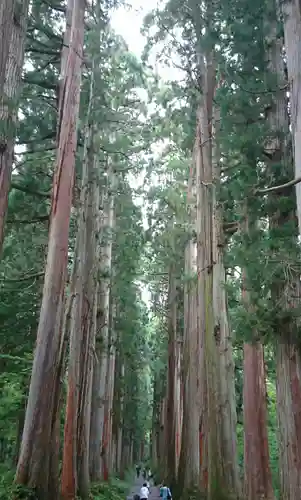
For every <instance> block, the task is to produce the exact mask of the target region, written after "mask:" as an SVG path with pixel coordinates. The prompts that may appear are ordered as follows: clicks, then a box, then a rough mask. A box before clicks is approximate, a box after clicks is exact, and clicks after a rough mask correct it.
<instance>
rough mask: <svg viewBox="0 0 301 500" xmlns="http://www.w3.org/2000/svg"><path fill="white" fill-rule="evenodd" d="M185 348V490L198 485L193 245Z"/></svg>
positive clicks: (182, 467)
mask: <svg viewBox="0 0 301 500" xmlns="http://www.w3.org/2000/svg"><path fill="white" fill-rule="evenodd" d="M185 273H186V274H187V276H188V280H187V283H186V285H185V290H184V348H183V374H184V380H183V429H182V443H181V453H180V461H179V479H178V480H179V487H180V489H183V488H184V489H185V490H187V491H189V490H191V489H193V488H196V487H197V488H198V487H199V485H200V447H199V418H200V405H199V389H198V384H199V362H200V359H199V346H198V324H197V289H196V284H195V280H194V274H196V245H195V243H194V242H192V241H189V242H188V244H187V247H186V250H185Z"/></svg>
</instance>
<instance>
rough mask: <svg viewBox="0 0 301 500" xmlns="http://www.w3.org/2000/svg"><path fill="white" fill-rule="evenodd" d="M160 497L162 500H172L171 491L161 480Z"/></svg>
mask: <svg viewBox="0 0 301 500" xmlns="http://www.w3.org/2000/svg"><path fill="white" fill-rule="evenodd" d="M160 497H161V498H162V500H172V496H171V491H170V489H169V488H168V486H165V484H164V481H162V485H161V488H160Z"/></svg>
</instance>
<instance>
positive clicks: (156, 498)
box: [127, 476, 160, 500]
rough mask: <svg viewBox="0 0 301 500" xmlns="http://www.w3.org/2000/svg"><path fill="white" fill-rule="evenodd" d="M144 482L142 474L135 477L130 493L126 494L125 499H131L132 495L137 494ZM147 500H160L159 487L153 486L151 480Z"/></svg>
mask: <svg viewBox="0 0 301 500" xmlns="http://www.w3.org/2000/svg"><path fill="white" fill-rule="evenodd" d="M143 483H144V479H143V477H142V476H140V477H139V478H137V477H136V478H135V483H134V485H133V487H132V489H131V492H130V494H129V495H128V496H127V500H133V498H134V495H139V492H140V488H141V486H142V484H143ZM148 500H160V489H159V487H158V486H154V485H153V482H152V481H151V482H150V494H149V497H148Z"/></svg>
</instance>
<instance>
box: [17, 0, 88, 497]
mask: <svg viewBox="0 0 301 500" xmlns="http://www.w3.org/2000/svg"><path fill="white" fill-rule="evenodd" d="M83 36H84V1H83V0H75V1H74V9H73V17H72V28H71V41H70V49H69V53H68V58H67V60H66V65H67V66H66V67H67V71H66V73H65V80H64V86H63V92H64V93H63V95H64V98H63V99H62V102H61V109H60V114H59V144H58V151H57V163H56V172H55V176H54V186H53V197H52V208H51V223H50V232H49V246H48V255H47V263H46V273H45V281H44V289H43V299H42V306H41V313H40V321H39V327H38V334H37V345H36V351H35V356H34V362H33V368H32V375H31V383H30V389H29V398H28V405H27V410H26V417H25V425H24V431H23V438H22V444H21V450H20V457H19V462H18V466H17V472H16V478H15V481H16V483H18V484H23V485H26V486H28V487H32V488H35V489H36V491H37V492H38V494H39V496H40V498H43V499H45V500H47V499H48V498H49V490H50V487H51V485H50V484H49V481H50V478H49V465H50V461H51V456H50V455H51V439H52V432H53V425H54V424H56V422H57V415H56V411H57V410H58V403H57V401H58V399H59V390H58V389H59V385H60V382H59V378H60V371H61V359H62V348H63V342H62V334H61V326H62V316H63V304H64V300H63V298H64V287H65V276H66V266H67V258H68V234H69V220H70V212H71V202H72V200H71V193H72V186H73V178H74V164H75V151H76V143H77V120H78V112H79V98H80V82H81V63H82V48H83ZM52 498H53V497H52Z"/></svg>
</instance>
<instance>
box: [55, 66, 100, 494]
mask: <svg viewBox="0 0 301 500" xmlns="http://www.w3.org/2000/svg"><path fill="white" fill-rule="evenodd" d="M93 87H94V74H92V76H91V87H90V100H89V107H88V113H87V123H88V125H87V127H86V137H85V150H84V158H83V173H82V187H81V208H80V211H79V226H78V235H77V245H76V250H77V253H76V255H75V259H76V261H77V265H76V266H75V269H76V273H75V276H74V279H75V297H74V300H73V303H72V310H71V324H70V350H69V351H70V352H69V366H68V395H67V406H66V424H65V440H64V456H63V473H62V497H63V498H66V499H68V498H74V497H75V495H76V494H77V492H78V493H79V494H80V495H81V497H82V498H88V497H89V490H90V478H89V435H90V414H91V411H90V407H91V382H92V348H93V345H94V337H95V322H94V319H95V308H96V295H95V289H96V232H97V230H98V227H97V224H96V223H95V221H97V214H98V210H99V208H98V207H99V197H98V193H99V188H98V178H97V175H98V174H97V172H96V169H95V156H94V148H93V141H94V132H93V129H94V127H93V125H92V124H91V120H90V112H91V107H92V101H93V97H94V96H93Z"/></svg>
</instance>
